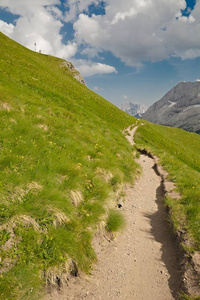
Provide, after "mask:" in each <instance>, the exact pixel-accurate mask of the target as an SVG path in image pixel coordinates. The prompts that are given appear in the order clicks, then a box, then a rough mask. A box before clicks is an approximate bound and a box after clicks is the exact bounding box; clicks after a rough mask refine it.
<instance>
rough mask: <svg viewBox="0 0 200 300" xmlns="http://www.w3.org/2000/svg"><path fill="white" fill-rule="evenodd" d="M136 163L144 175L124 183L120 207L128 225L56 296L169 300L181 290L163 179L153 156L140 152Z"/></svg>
mask: <svg viewBox="0 0 200 300" xmlns="http://www.w3.org/2000/svg"><path fill="white" fill-rule="evenodd" d="M138 163H139V164H140V165H141V167H142V170H143V172H142V176H140V178H139V179H138V180H137V182H136V183H135V184H134V186H129V187H127V190H126V194H127V196H126V201H125V203H124V206H123V208H122V211H123V213H124V215H125V218H126V220H127V226H126V228H125V229H124V230H123V232H122V233H119V234H118V236H117V238H116V239H115V240H114V241H112V242H110V243H109V242H106V244H104V247H103V248H102V249H101V251H100V252H99V253H98V263H97V265H96V268H95V270H94V271H93V272H92V275H91V276H89V277H86V276H84V275H81V276H80V277H78V278H72V279H70V284H69V286H67V287H66V288H64V290H63V291H62V292H61V293H60V294H58V293H55V294H53V295H51V296H49V297H48V298H47V299H54V300H57V299H59V300H65V299H66V300H75V299H77V300H79V299H87V300H92V299H95V300H98V299H102V300H110V299H117V300H171V299H177V296H176V295H177V292H178V291H179V290H180V285H181V281H180V277H181V276H180V271H179V270H180V269H179V264H178V257H177V251H176V248H175V245H174V244H175V243H174V241H173V238H172V236H171V233H170V232H169V229H168V226H167V223H166V221H165V217H164V209H163V206H162V201H161V198H162V193H163V191H162V185H161V179H160V177H159V176H158V175H157V174H156V173H155V171H154V168H153V167H154V162H153V160H152V159H151V158H149V157H146V156H144V155H141V156H140V159H139V160H138Z"/></svg>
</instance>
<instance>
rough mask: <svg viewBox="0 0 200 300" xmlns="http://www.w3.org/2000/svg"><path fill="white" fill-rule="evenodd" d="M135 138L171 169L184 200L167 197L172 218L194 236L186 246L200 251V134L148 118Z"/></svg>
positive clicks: (170, 174) (184, 243)
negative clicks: (159, 123) (161, 124)
mask: <svg viewBox="0 0 200 300" xmlns="http://www.w3.org/2000/svg"><path fill="white" fill-rule="evenodd" d="M135 141H136V143H137V147H139V148H145V149H146V150H148V151H151V152H152V153H153V154H154V155H157V156H158V157H159V159H160V163H161V164H162V165H163V166H164V168H165V169H166V170H167V171H168V173H169V179H170V180H172V181H173V182H174V183H175V185H176V187H177V190H178V191H179V192H180V194H181V195H182V197H181V199H180V200H173V199H171V198H169V197H167V199H166V203H167V204H168V205H169V206H170V207H171V219H172V221H173V224H174V226H175V228H176V230H183V231H185V232H186V233H187V237H186V239H188V238H190V243H187V241H183V246H184V247H186V249H187V250H189V251H190V252H193V251H200V201H199V199H200V184H199V183H200V135H198V134H195V133H188V132H186V131H184V130H180V129H177V128H170V127H164V126H160V125H155V124H151V123H148V122H145V125H144V126H140V127H139V128H138V130H137V131H136V135H135ZM186 245H187V246H186Z"/></svg>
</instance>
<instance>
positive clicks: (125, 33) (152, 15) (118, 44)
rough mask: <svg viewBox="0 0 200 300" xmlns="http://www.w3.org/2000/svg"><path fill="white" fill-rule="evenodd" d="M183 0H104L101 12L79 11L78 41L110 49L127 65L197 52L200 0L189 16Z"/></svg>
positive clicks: (192, 54)
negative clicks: (100, 13)
mask: <svg viewBox="0 0 200 300" xmlns="http://www.w3.org/2000/svg"><path fill="white" fill-rule="evenodd" d="M185 8H186V2H185V0H176V1H175V0H123V1H121V0H107V1H106V7H105V12H106V13H105V15H101V16H100V15H92V16H88V15H87V14H83V13H82V14H80V15H79V18H78V20H77V21H76V22H75V23H74V30H75V37H76V41H77V43H78V44H82V45H84V46H85V47H86V48H88V47H89V48H92V49H93V56H94V55H95V51H94V49H95V50H96V54H98V52H100V51H103V50H105V51H111V52H112V53H113V54H114V55H115V56H117V57H119V58H120V59H121V60H122V61H123V62H125V63H126V64H127V65H130V66H135V67H140V66H141V63H142V62H143V61H151V62H156V61H161V60H163V59H168V58H170V57H174V56H175V57H181V58H182V59H188V58H196V57H198V56H200V39H199V38H198V36H199V32H200V1H197V2H196V5H195V8H194V10H193V11H192V12H191V14H190V15H189V17H185V16H182V14H181V10H184V9H185Z"/></svg>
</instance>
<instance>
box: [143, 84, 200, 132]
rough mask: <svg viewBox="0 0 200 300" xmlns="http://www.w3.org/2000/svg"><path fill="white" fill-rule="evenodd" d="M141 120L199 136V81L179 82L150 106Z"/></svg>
mask: <svg viewBox="0 0 200 300" xmlns="http://www.w3.org/2000/svg"><path fill="white" fill-rule="evenodd" d="M142 118H143V119H144V120H147V121H150V122H153V123H156V124H161V125H167V126H172V127H178V128H182V129H185V130H187V131H191V132H196V133H199V134H200V80H197V81H196V82H180V83H179V84H178V85H176V86H175V87H173V88H172V89H171V90H170V91H169V92H168V93H167V94H166V95H165V96H164V97H163V98H162V99H160V100H159V101H157V102H155V103H154V104H153V105H152V106H150V107H149V108H148V110H147V111H146V112H145V113H144V114H143V115H142Z"/></svg>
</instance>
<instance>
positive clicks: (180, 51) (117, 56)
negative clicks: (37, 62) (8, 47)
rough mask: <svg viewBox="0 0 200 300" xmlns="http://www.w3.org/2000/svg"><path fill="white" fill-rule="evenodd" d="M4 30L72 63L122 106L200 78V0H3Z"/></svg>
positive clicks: (92, 84) (33, 47)
mask: <svg viewBox="0 0 200 300" xmlns="http://www.w3.org/2000/svg"><path fill="white" fill-rule="evenodd" d="M0 31H2V32H3V33H4V34H6V35H8V36H9V37H11V38H12V39H14V40H16V41H17V42H19V43H20V44H22V45H24V46H26V47H28V48H29V49H31V50H33V51H37V52H41V53H44V54H50V55H55V56H58V57H61V58H64V59H66V60H69V61H71V62H72V63H73V64H74V65H75V67H76V68H77V69H78V70H79V71H80V72H81V74H82V75H83V76H84V78H85V81H86V84H87V86H88V87H89V88H90V89H92V90H94V91H95V92H97V93H98V94H100V95H102V96H103V97H104V98H106V99H107V100H109V101H111V102H112V103H114V104H115V105H117V106H119V105H120V104H122V103H124V102H127V101H134V102H139V103H143V104H145V105H148V106H149V105H151V104H152V103H153V102H155V101H157V100H158V99H160V98H161V97H162V96H163V95H164V94H165V93H166V92H167V91H168V90H170V89H171V88H172V87H173V86H175V85H176V84H177V83H178V82H180V81H196V80H197V79H199V78H200V40H199V39H198V34H199V31H200V1H199V0H197V1H194V0H188V1H184V0H178V1H175V0H171V1H167V0H162V1H161V0H151V1H150V0H140V1H139V0H125V1H123V2H122V1H120V0H106V1H98V0H61V1H60V0H40V1H39V0H35V1H31V0H18V1H15V2H14V3H13V1H12V0H1V3H0Z"/></svg>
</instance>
